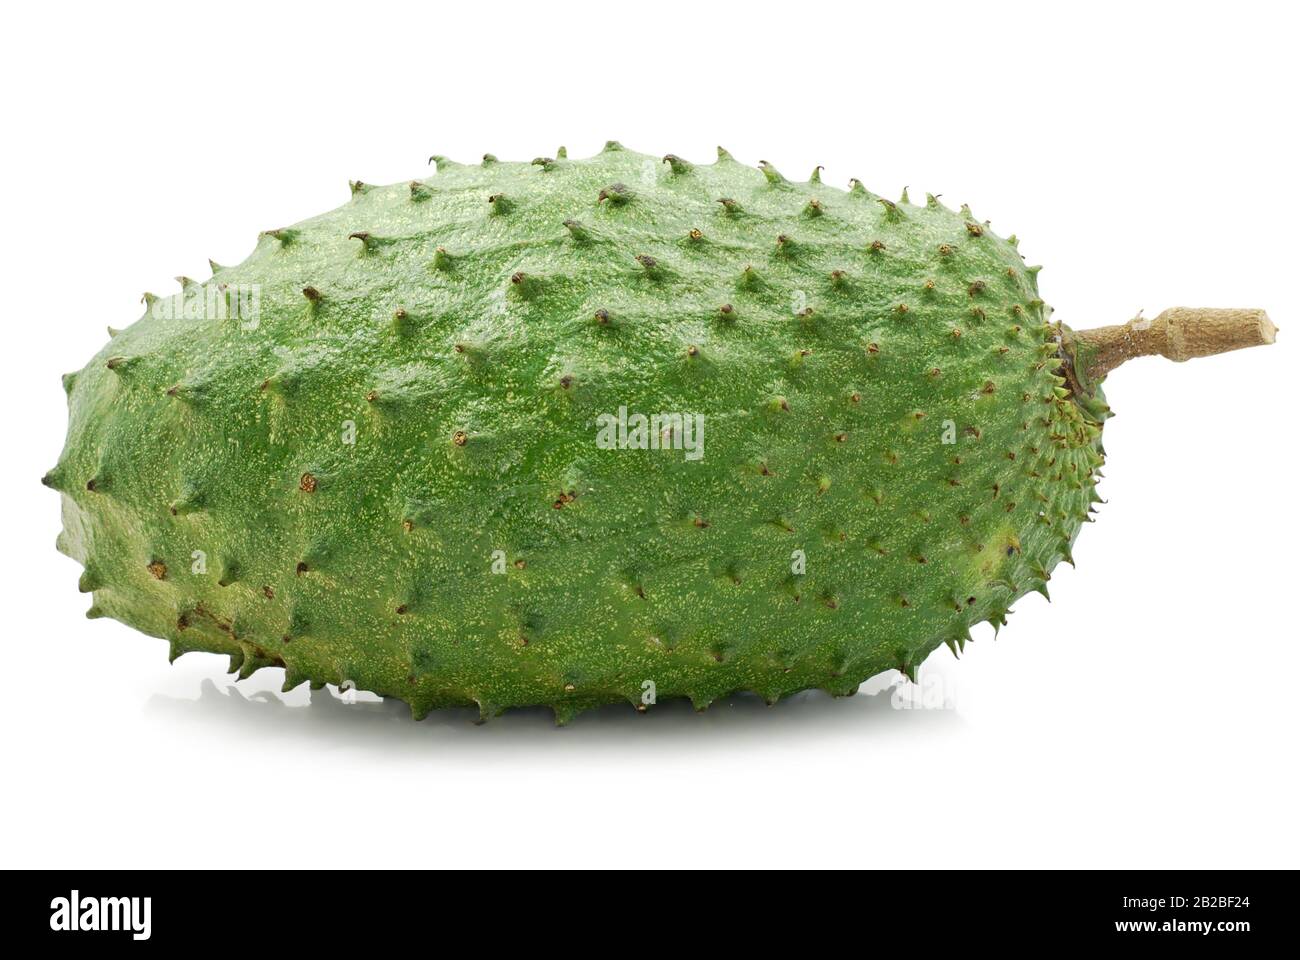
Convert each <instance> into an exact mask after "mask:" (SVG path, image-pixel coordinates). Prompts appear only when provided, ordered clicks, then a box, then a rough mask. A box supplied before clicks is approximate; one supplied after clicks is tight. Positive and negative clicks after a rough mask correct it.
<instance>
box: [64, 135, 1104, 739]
mask: <svg viewBox="0 0 1300 960" xmlns="http://www.w3.org/2000/svg"><path fill="white" fill-rule="evenodd" d="M437 159H438V170H437V174H436V176H432V177H429V178H428V179H426V180H421V181H414V182H411V183H409V184H405V183H404V184H400V185H397V186H389V187H371V186H367V185H365V184H361V183H354V184H353V188H352V197H351V199H350V201H349V202H348V203H346V204H345V205H344V206H342V207H339V208H338V209H336V210H333V211H332V212H330V213H326V214H324V215H322V216H319V217H316V218H314V219H311V220H307V221H305V222H303V223H300V224H297V225H296V226H293V227H291V228H287V229H281V230H272V231H268V232H266V233H264V234H262V235H261V237H260V238H259V241H258V243H257V246H256V248H255V249H254V251H253V253H252V255H251V256H249V258H248V259H247V260H245V261H244V262H243V263H241V264H239V265H238V266H233V267H220V266H216V265H214V270H215V274H214V276H213V278H212V279H211V280H209V281H207V282H206V283H202V284H200V283H197V282H194V281H190V280H187V279H182V289H181V291H180V292H179V293H177V294H174V295H173V296H172V297H170V298H165V299H160V298H156V297H147V298H146V299H147V301H148V308H147V309H146V312H145V315H144V316H143V317H142V318H141V319H139V320H138V321H137V322H136V323H135V324H133V325H132V326H130V327H128V328H126V329H124V330H122V331H119V332H115V333H114V334H113V337H112V340H111V342H110V343H109V344H108V345H107V346H105V347H104V349H103V350H102V351H101V352H100V354H99V355H98V356H97V357H96V358H95V359H94V360H93V361H92V362H91V363H90V364H89V365H88V366H86V368H85V369H84V370H82V371H81V372H80V373H77V374H74V375H70V376H69V377H67V378H66V386H67V388H68V393H69V395H70V411H71V412H70V427H69V433H68V440H67V447H66V450H65V452H64V454H63V457H62V459H61V460H60V461H59V464H58V466H57V467H56V468H55V469H54V470H53V471H52V472H51V473H50V474H49V476H48V477H47V478H46V482H47V483H48V484H49V485H51V486H53V487H55V488H57V489H58V490H60V491H61V492H62V494H63V519H64V530H63V533H62V535H61V537H60V541H59V542H60V547H61V549H62V550H63V551H64V552H66V553H68V554H69V555H71V556H72V557H74V558H76V559H77V560H79V561H81V562H82V563H83V564H84V565H85V574H84V575H83V577H82V587H83V589H84V590H87V591H91V592H93V594H94V604H93V607H92V608H91V614H92V615H94V616H109V617H113V618H116V619H118V620H120V621H122V622H124V623H127V624H129V625H131V626H133V627H136V628H137V629H139V630H141V631H143V632H145V633H147V634H150V635H153V636H158V637H164V638H167V639H168V640H169V641H170V644H171V652H172V656H173V657H175V656H178V655H180V654H182V653H185V652H188V651H197V650H202V651H212V652H217V653H224V654H229V655H230V657H231V664H232V669H238V670H239V671H240V673H241V675H243V676H247V675H248V674H249V673H251V672H252V671H254V670H256V669H258V668H260V667H265V666H272V665H276V666H282V667H284V669H285V672H286V676H287V679H286V684H285V686H286V688H290V687H293V686H295V685H296V684H298V683H302V682H304V681H312V682H314V683H317V684H320V683H326V682H328V683H336V684H349V685H355V686H356V687H357V688H360V689H366V690H372V691H375V692H377V693H379V694H381V695H383V696H392V697H398V698H401V699H402V700H405V701H407V702H408V703H410V705H411V707H412V710H413V712H414V713H415V714H416V715H417V716H420V715H423V714H425V713H426V712H427V711H428V710H429V709H430V708H433V707H439V706H444V705H454V704H464V705H468V704H477V705H478V706H479V707H480V709H481V710H482V712H483V713H484V714H485V715H490V714H492V713H495V712H498V711H499V710H501V709H503V708H506V707H510V706H516V705H529V704H545V705H549V706H551V707H552V708H553V709H554V710H555V712H556V715H557V717H559V718H560V719H561V720H563V719H567V718H568V717H569V716H571V715H572V714H574V713H575V712H576V711H578V710H581V709H583V708H587V707H591V706H593V705H597V704H601V703H605V702H609V701H618V700H626V701H629V702H630V703H632V704H634V705H637V706H644V704H645V703H647V702H650V701H652V700H654V699H658V700H663V699H666V698H669V697H682V696H685V697H689V698H691V700H693V701H694V702H695V704H696V705H697V706H704V705H706V704H708V703H709V702H711V701H713V700H715V699H717V698H719V697H722V696H724V695H726V694H729V693H731V692H733V691H742V690H744V691H755V692H756V693H758V694H759V695H761V696H762V697H764V698H767V699H768V700H775V699H777V698H779V697H781V696H782V695H785V694H788V693H791V692H794V691H798V690H803V689H806V688H810V687H820V688H824V689H826V690H829V691H831V692H832V693H836V694H846V693H850V692H852V691H853V690H854V689H856V686H857V684H858V683H859V682H860V681H862V680H863V679H864V678H867V677H870V676H872V675H874V674H877V673H879V672H881V671H884V670H888V669H890V668H897V669H899V670H902V671H904V672H905V673H908V674H912V673H913V671H914V670H915V669H916V667H917V665H918V664H920V663H921V661H922V660H924V659H925V658H926V656H927V655H928V654H929V653H930V652H931V651H933V650H934V649H935V648H936V647H937V646H939V645H941V644H945V643H946V644H948V645H950V646H953V647H954V649H957V648H960V647H961V646H962V645H963V644H964V643H965V642H966V640H967V639H968V637H969V631H970V628H971V627H972V626H973V625H975V624H977V623H981V622H985V621H988V622H992V623H993V624H994V625H995V626H996V625H999V624H1001V623H1003V622H1004V620H1005V617H1006V615H1007V610H1008V607H1009V606H1010V605H1011V603H1012V602H1013V601H1014V600H1015V599H1016V598H1017V597H1020V596H1021V595H1023V594H1024V593H1026V592H1027V591H1033V590H1038V591H1043V592H1046V591H1045V586H1044V585H1045V582H1046V581H1047V579H1048V577H1049V576H1050V572H1051V570H1052V568H1053V567H1054V566H1055V565H1056V564H1057V563H1059V562H1060V561H1061V560H1063V559H1069V556H1070V547H1071V543H1072V542H1073V540H1074V538H1075V535H1076V534H1077V533H1078V531H1079V529H1080V525H1081V524H1082V523H1083V522H1085V520H1086V519H1087V518H1088V513H1089V508H1090V505H1091V504H1092V503H1093V502H1094V501H1096V500H1097V496H1096V493H1095V492H1094V484H1095V480H1096V476H1097V474H1096V471H1097V468H1098V466H1099V465H1100V464H1101V462H1102V452H1101V446H1100V442H1099V441H1100V435H1101V425H1100V422H1101V419H1102V417H1103V416H1104V414H1105V407H1104V404H1103V402H1102V401H1101V399H1100V397H1099V396H1096V395H1094V396H1092V397H1090V398H1089V399H1088V401H1087V402H1086V403H1084V402H1080V399H1079V397H1078V396H1076V395H1074V394H1072V393H1071V391H1070V389H1068V384H1067V382H1066V380H1065V378H1064V377H1063V376H1062V370H1061V359H1060V356H1059V342H1058V336H1059V334H1060V330H1059V329H1058V328H1054V327H1052V326H1050V325H1049V323H1048V310H1047V308H1046V307H1044V305H1043V301H1042V300H1041V299H1040V298H1039V295H1038V291H1037V288H1036V283H1035V273H1036V268H1034V267H1027V266H1026V265H1025V264H1024V262H1023V260H1022V258H1021V256H1020V255H1019V254H1018V253H1017V252H1016V247H1015V241H1014V239H1012V240H1005V239H1002V238H1000V237H999V236H997V235H996V234H995V233H994V232H993V231H992V230H991V229H990V228H989V225H988V224H987V223H985V222H982V221H980V220H978V219H976V217H974V216H973V215H972V214H971V213H970V212H969V211H968V210H966V209H964V208H963V209H962V210H961V211H959V212H958V211H954V210H950V209H948V208H946V207H945V206H943V205H942V204H940V203H938V202H937V201H936V200H935V199H934V198H929V199H927V200H926V201H925V202H924V203H919V204H918V203H911V202H909V201H908V199H907V198H906V197H904V198H903V199H901V200H899V201H897V202H894V201H889V200H886V199H884V198H882V197H878V196H876V195H874V194H872V193H870V192H868V191H867V190H866V189H864V188H863V187H862V185H861V184H859V183H857V182H856V181H854V182H853V184H852V188H851V189H850V190H849V191H848V192H845V191H842V190H839V189H835V188H832V187H829V186H826V185H823V184H822V183H821V182H820V178H819V176H818V175H816V174H814V175H813V177H812V179H811V180H809V181H807V182H800V183H796V182H791V181H788V180H786V179H785V178H783V177H782V176H781V175H780V174H779V173H778V172H777V171H776V170H775V169H773V168H772V167H771V166H770V165H767V164H763V165H762V166H761V168H760V169H757V170H756V169H753V168H750V167H747V166H744V165H742V164H740V163H738V162H736V161H735V160H733V159H732V158H731V157H730V156H728V155H727V154H726V153H725V152H722V151H720V155H719V159H718V161H717V162H716V163H714V164H711V165H699V164H691V163H688V162H686V161H684V160H681V159H680V158H678V157H675V156H669V157H666V158H664V160H662V161H660V160H659V159H657V158H652V157H648V156H644V155H642V154H638V153H634V152H631V151H628V150H625V149H623V148H621V147H620V146H619V145H617V144H613V143H611V144H609V145H608V146H607V147H606V149H605V150H604V151H603V152H601V153H600V154H599V155H597V156H595V157H593V158H591V159H586V160H570V159H567V158H566V157H565V156H564V155H563V153H561V155H560V156H559V157H557V158H554V159H551V158H545V159H539V160H536V161H534V162H533V163H531V164H529V163H504V162H497V161H495V159H494V158H491V157H487V158H485V159H484V161H483V163H482V165H481V166H462V165H459V164H455V163H450V162H448V161H445V160H443V159H441V158H437ZM620 411H622V412H621V413H620ZM638 415H642V416H644V417H646V418H647V421H649V418H651V417H652V416H653V415H665V416H662V417H660V418H659V419H657V420H654V421H652V422H648V423H647V427H646V429H645V430H640V429H638V428H639V426H640V424H641V421H640V420H639V419H638Z"/></svg>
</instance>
